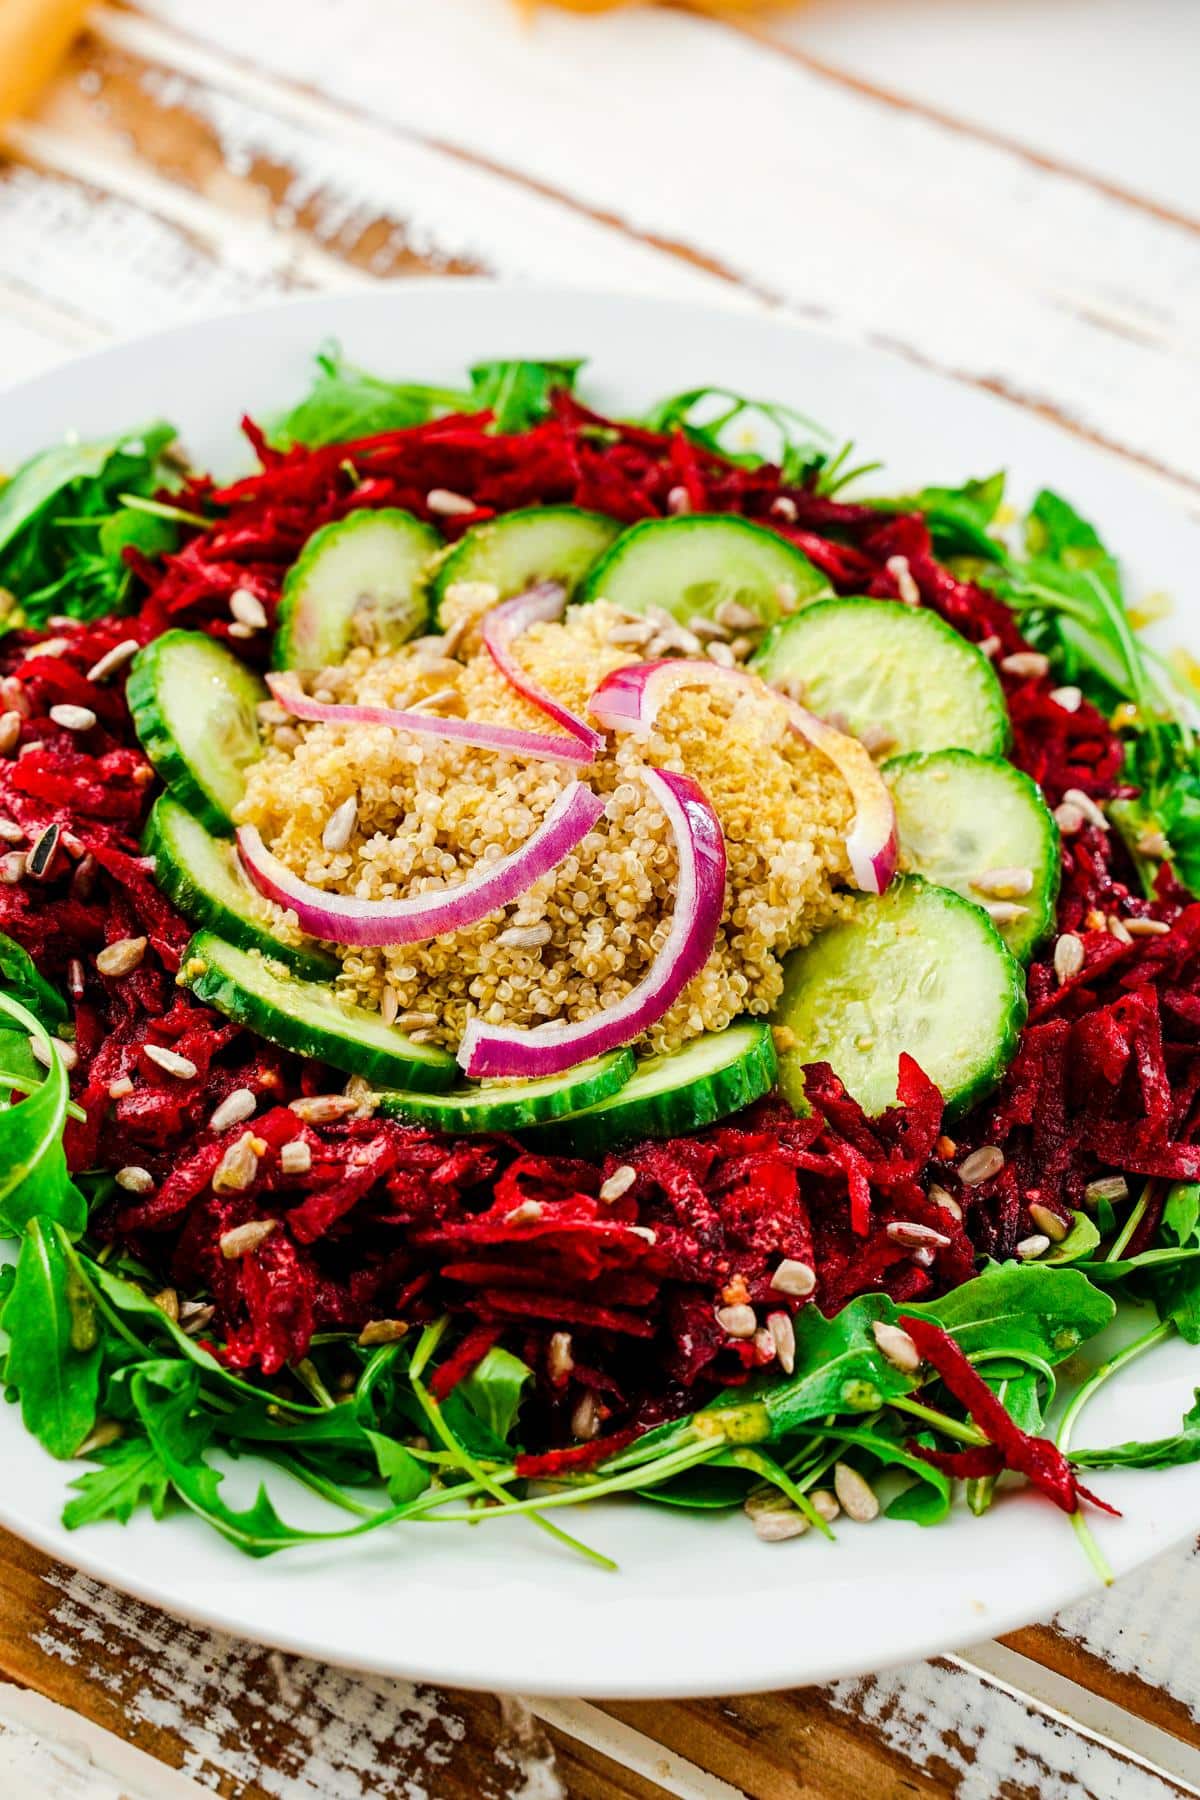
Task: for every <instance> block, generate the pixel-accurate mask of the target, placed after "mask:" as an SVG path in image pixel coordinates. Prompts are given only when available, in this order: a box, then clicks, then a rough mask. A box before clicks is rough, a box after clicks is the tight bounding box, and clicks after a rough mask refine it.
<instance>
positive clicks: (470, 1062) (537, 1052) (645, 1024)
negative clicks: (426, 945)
mask: <svg viewBox="0 0 1200 1800" xmlns="http://www.w3.org/2000/svg"><path fill="white" fill-rule="evenodd" d="M643 779H644V781H645V783H646V786H647V787H648V788H649V790H650V792H651V794H652V795H653V796H654V798H655V800H657V801H658V804H659V805H660V806H661V807H662V809H663V811H664V812H665V813H666V815H667V823H668V824H669V825H670V827H671V831H672V833H673V834H674V837H675V848H676V853H677V856H678V860H679V873H678V876H677V878H676V883H675V915H674V918H673V919H672V921H671V929H670V931H669V932H668V934H667V940H666V942H665V943H664V945H663V947H662V949H661V950H660V951H659V953H658V955H657V957H656V958H655V960H654V965H653V967H652V968H651V970H650V973H649V974H648V975H647V976H646V978H645V980H644V981H642V982H641V983H640V984H639V985H638V986H637V987H635V988H634V989H633V990H632V992H630V993H628V994H626V996H625V998H624V999H623V1000H620V1001H618V1002H617V1004H616V1005H615V1006H610V1007H608V1008H607V1009H606V1010H605V1011H604V1012H602V1013H598V1014H597V1015H596V1017H595V1018H592V1019H583V1020H580V1021H578V1022H577V1023H575V1024H568V1023H565V1022H564V1023H560V1022H559V1021H557V1020H556V1021H555V1022H554V1023H553V1024H547V1025H535V1026H534V1027H533V1028H532V1030H529V1031H520V1030H516V1029H510V1028H509V1027H506V1026H499V1025H484V1024H482V1023H481V1022H480V1021H479V1020H478V1019H472V1021H471V1023H470V1024H469V1025H468V1026H467V1029H466V1033H465V1035H464V1037H463V1041H462V1043H461V1044H460V1045H459V1047H458V1060H459V1063H460V1064H461V1066H462V1067H463V1069H464V1070H465V1071H466V1073H467V1074H468V1075H473V1076H476V1077H479V1078H485V1077H489V1076H512V1077H521V1076H534V1075H559V1074H562V1073H563V1071H564V1070H566V1069H573V1068H574V1067H575V1065H576V1064H577V1063H581V1062H586V1061H587V1060H588V1058H589V1057H593V1056H600V1055H602V1054H603V1053H604V1052H605V1051H606V1050H615V1049H616V1048H617V1047H618V1046H619V1045H621V1044H628V1043H631V1042H632V1040H633V1039H634V1038H637V1037H640V1036H641V1035H642V1033H643V1032H644V1031H647V1030H648V1029H649V1028H650V1026H651V1025H653V1024H655V1022H656V1021H657V1020H659V1019H661V1018H662V1016H663V1014H664V1013H665V1012H666V1011H667V1008H668V1007H670V1006H671V1005H673V1004H674V1002H675V1001H676V1000H677V999H678V998H679V996H680V994H681V993H682V992H683V990H684V988H685V987H686V986H687V984H688V982H689V981H691V979H692V977H693V976H694V975H698V974H699V973H700V970H701V969H702V968H703V967H704V965H705V963H706V962H707V961H708V959H709V956H710V955H711V953H712V947H713V944H714V943H715V941H716V936H717V927H718V925H719V924H720V923H721V913H722V910H723V909H724V905H725V839H724V837H723V836H722V833H721V826H720V821H719V820H718V818H717V815H716V813H715V812H714V811H713V809H712V807H711V805H710V804H709V802H708V801H707V800H706V799H705V796H704V793H703V791H702V789H701V788H699V787H698V786H697V784H696V783H695V782H694V781H693V780H692V779H691V777H690V776H689V775H673V774H671V773H670V772H669V771H668V770H666V769H646V770H644V771H643Z"/></svg>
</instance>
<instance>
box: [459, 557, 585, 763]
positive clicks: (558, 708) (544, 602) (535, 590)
mask: <svg viewBox="0 0 1200 1800" xmlns="http://www.w3.org/2000/svg"><path fill="white" fill-rule="evenodd" d="M566 603H567V590H566V588H565V587H563V585H562V583H561V582H560V581H542V582H539V583H538V585H537V586H536V587H531V588H530V589H529V591H528V593H524V594H518V595H517V596H516V598H515V599H514V600H505V601H504V602H503V603H502V604H501V605H500V606H496V607H493V608H492V610H491V612H489V613H488V614H487V616H486V617H485V619H484V621H483V641H484V644H485V645H486V646H487V650H488V654H489V655H490V657H491V659H492V661H493V662H494V663H495V665H496V667H497V668H498V669H499V671H500V673H501V674H502V675H503V676H504V678H505V680H506V681H507V682H508V683H509V684H510V686H512V687H514V688H515V689H516V691H517V693H518V694H521V695H523V696H524V698H525V699H526V700H528V701H529V702H530V703H531V705H533V706H536V707H537V708H538V709H539V710H540V711H541V712H544V713H545V714H546V716H547V718H550V719H553V720H554V723H555V724H556V725H561V726H562V728H563V730H564V731H568V732H570V734H571V736H572V737H573V738H578V740H579V742H580V743H581V744H586V745H587V746H588V748H589V749H590V750H591V752H592V755H593V756H594V755H595V754H596V751H597V750H599V749H600V748H601V746H602V745H603V743H604V739H603V738H602V737H601V735H600V733H599V732H598V731H593V729H592V727H591V726H590V725H589V724H588V723H587V721H586V720H585V719H581V718H580V717H579V715H578V714H577V713H573V712H571V711H570V710H569V709H568V708H567V707H565V706H563V705H562V704H561V702H560V701H558V700H556V699H555V698H554V695H553V694H548V693H547V692H546V690H545V688H544V687H541V686H540V685H539V683H538V682H536V681H534V679H533V677H532V676H530V675H527V674H526V673H525V671H524V669H523V668H522V667H521V665H520V663H519V662H518V661H517V659H516V657H515V656H514V655H513V654H512V646H513V643H514V642H515V640H516V639H517V638H519V637H520V636H521V634H522V632H524V631H527V630H528V629H529V627H530V626H531V625H538V624H541V623H543V622H544V621H546V620H550V619H560V618H561V617H562V611H563V607H564V606H565V605H566Z"/></svg>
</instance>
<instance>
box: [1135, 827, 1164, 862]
mask: <svg viewBox="0 0 1200 1800" xmlns="http://www.w3.org/2000/svg"><path fill="white" fill-rule="evenodd" d="M1170 848H1171V846H1170V844H1169V843H1168V842H1167V839H1166V836H1165V835H1164V833H1163V832H1161V831H1143V833H1142V835H1141V837H1140V838H1139V839H1138V841H1137V843H1136V844H1135V845H1134V849H1135V850H1136V851H1137V853H1138V855H1139V856H1149V857H1153V858H1155V859H1156V860H1157V861H1158V862H1161V861H1162V859H1163V857H1164V856H1166V854H1167V852H1168V851H1169V850H1170Z"/></svg>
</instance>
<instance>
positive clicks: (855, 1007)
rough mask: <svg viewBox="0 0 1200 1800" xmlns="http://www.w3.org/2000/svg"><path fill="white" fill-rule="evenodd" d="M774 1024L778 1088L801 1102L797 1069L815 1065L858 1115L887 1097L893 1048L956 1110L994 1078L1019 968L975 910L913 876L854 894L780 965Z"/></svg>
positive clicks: (1017, 1029)
mask: <svg viewBox="0 0 1200 1800" xmlns="http://www.w3.org/2000/svg"><path fill="white" fill-rule="evenodd" d="M774 1016H775V1022H776V1023H777V1024H779V1025H783V1026H786V1027H787V1028H788V1029H789V1030H790V1031H791V1032H792V1033H793V1035H794V1037H795V1039H796V1042H795V1045H794V1047H793V1048H792V1049H790V1050H787V1051H785V1052H784V1053H783V1055H782V1056H781V1057H780V1059H779V1085H780V1087H781V1088H782V1089H783V1092H784V1094H785V1096H786V1097H787V1099H788V1100H790V1101H791V1103H792V1105H793V1106H796V1107H801V1106H803V1104H804V1067H805V1065H806V1064H807V1063H814V1062H827V1063H831V1064H832V1065H833V1070H834V1073H835V1074H836V1075H839V1076H840V1077H841V1079H842V1080H843V1081H844V1082H845V1084H846V1087H847V1088H848V1089H849V1091H850V1093H851V1094H853V1096H854V1098H855V1099H856V1100H857V1101H858V1102H859V1103H860V1105H861V1106H862V1107H863V1109H864V1111H866V1112H868V1113H872V1114H874V1113H880V1112H883V1111H884V1109H885V1108H886V1107H888V1106H891V1105H893V1104H894V1102H895V1099H896V1076H897V1065H898V1061H899V1057H900V1053H901V1051H907V1052H908V1054H909V1055H910V1056H912V1057H914V1058H915V1059H916V1061H917V1062H918V1063H919V1064H920V1065H921V1067H922V1069H923V1070H924V1071H925V1073H926V1075H928V1077H929V1079H930V1080H931V1081H932V1082H935V1083H936V1085H937V1086H938V1087H939V1088H940V1089H941V1090H942V1094H943V1097H944V1099H945V1101H946V1105H947V1108H948V1109H949V1110H951V1111H961V1110H962V1109H963V1108H964V1107H967V1106H970V1105H971V1104H972V1102H973V1101H975V1100H977V1099H979V1097H980V1096H981V1095H982V1094H984V1093H986V1092H987V1091H988V1089H989V1088H991V1087H992V1086H993V1085H994V1084H995V1082H996V1081H997V1080H998V1079H999V1077H1000V1075H1001V1074H1002V1073H1003V1071H1004V1069H1005V1068H1006V1067H1007V1065H1008V1063H1009V1061H1010V1060H1011V1058H1012V1056H1013V1053H1014V1051H1015V1050H1016V1047H1017V1041H1018V1039H1019V1037H1020V1033H1021V1027H1022V1025H1023V1024H1024V1022H1025V987H1024V982H1023V979H1022V975H1021V967H1020V964H1019V963H1018V962H1017V961H1016V960H1015V959H1014V958H1013V957H1012V956H1011V955H1010V954H1009V952H1008V950H1007V949H1006V948H1005V946H1004V941H1003V939H1002V938H1001V936H1000V934H999V932H998V931H997V930H996V927H995V926H994V925H993V924H992V922H991V920H990V919H989V918H988V916H987V914H986V913H985V912H982V911H981V910H980V908H979V907H977V906H972V904H971V903H970V901H968V900H964V899H963V898H962V896H961V895H960V894H955V893H952V892H951V891H950V889H949V888H942V887H934V886H933V884H932V883H931V882H927V881H922V880H921V878H920V876H918V875H910V876H907V877H906V878H904V879H903V880H901V881H896V882H893V883H892V886H891V887H890V888H889V889H888V890H887V892H886V893H884V894H878V895H876V894H862V895H857V896H856V897H855V898H854V900H853V901H852V902H850V904H849V910H848V911H847V912H846V913H844V914H843V915H842V916H841V918H840V919H839V920H838V922H837V923H836V924H835V925H831V926H830V927H829V929H828V930H827V931H823V932H822V933H821V935H820V936H819V937H817V938H814V939H813V942H812V943H811V944H809V945H808V946H807V947H806V948H805V949H803V950H797V951H795V952H793V954H792V955H791V956H790V957H789V958H788V961H787V964H786V965H785V969H784V990H783V997H782V998H781V1000H780V1002H779V1005H778V1007H777V1008H776V1009H775V1015H774Z"/></svg>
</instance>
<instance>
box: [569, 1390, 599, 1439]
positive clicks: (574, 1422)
mask: <svg viewBox="0 0 1200 1800" xmlns="http://www.w3.org/2000/svg"><path fill="white" fill-rule="evenodd" d="M599 1432H600V1420H599V1418H598V1417H597V1413H596V1396H595V1394H593V1393H592V1391H591V1389H590V1388H589V1389H588V1391H587V1392H586V1393H585V1394H584V1396H583V1398H582V1399H581V1400H580V1401H579V1403H578V1405H577V1406H576V1408H575V1410H574V1412H573V1413H572V1414H571V1436H572V1437H574V1438H578V1439H579V1440H580V1442H581V1443H586V1442H588V1441H589V1440H590V1439H591V1438H594V1437H597V1436H599Z"/></svg>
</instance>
